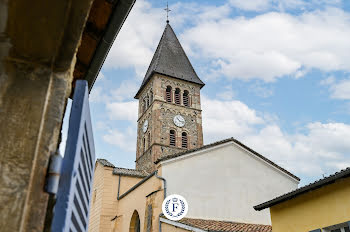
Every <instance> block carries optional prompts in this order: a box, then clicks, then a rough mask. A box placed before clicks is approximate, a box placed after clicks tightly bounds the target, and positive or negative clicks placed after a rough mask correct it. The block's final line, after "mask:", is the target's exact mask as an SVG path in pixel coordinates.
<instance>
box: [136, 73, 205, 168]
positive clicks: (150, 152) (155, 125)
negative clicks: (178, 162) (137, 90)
mask: <svg viewBox="0 0 350 232" xmlns="http://www.w3.org/2000/svg"><path fill="white" fill-rule="evenodd" d="M167 86H171V87H172V94H173V96H174V91H175V89H176V88H179V89H180V90H181V99H182V93H183V92H184V91H185V90H187V91H188V92H189V99H190V106H189V107H187V106H184V105H183V102H182V100H181V104H180V105H177V104H175V103H168V102H166V101H165V94H166V88H167ZM151 94H152V97H151ZM147 98H148V99H152V102H150V103H149V106H148V108H147V107H146V108H147V109H146V110H145V111H144V106H143V105H144V104H147V103H145V102H147V100H146V101H145V99H147ZM175 115H182V116H183V118H184V119H185V121H186V123H185V126H183V127H181V128H180V127H177V126H176V125H175V124H174V122H173V118H174V116H175ZM146 120H148V129H147V131H146V133H144V132H143V130H142V127H143V124H144V122H145V121H146ZM171 129H173V130H175V132H176V146H170V145H169V144H170V141H169V140H170V137H169V132H170V130H171ZM182 132H186V133H187V137H188V147H187V149H193V148H198V147H201V146H203V132H202V113H201V105H200V86H199V85H197V84H193V83H190V82H186V81H182V80H178V79H175V78H171V77H167V76H164V75H159V74H156V75H154V76H153V77H152V78H151V80H150V81H149V82H148V83H147V86H146V87H145V88H144V90H143V91H142V92H141V94H140V97H139V119H138V132H137V135H138V136H137V149H136V150H137V151H136V168H137V169H144V170H147V171H153V169H154V161H156V160H157V159H158V158H160V157H163V156H167V155H170V154H174V153H178V152H182V151H185V150H187V149H185V148H181V135H182ZM144 138H145V140H144ZM144 142H145V146H144Z"/></svg>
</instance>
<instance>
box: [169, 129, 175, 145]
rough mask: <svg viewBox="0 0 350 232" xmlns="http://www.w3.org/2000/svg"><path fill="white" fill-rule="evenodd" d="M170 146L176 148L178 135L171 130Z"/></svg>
mask: <svg viewBox="0 0 350 232" xmlns="http://www.w3.org/2000/svg"><path fill="white" fill-rule="evenodd" d="M169 145H170V146H176V135H175V131H174V130H170V144H169Z"/></svg>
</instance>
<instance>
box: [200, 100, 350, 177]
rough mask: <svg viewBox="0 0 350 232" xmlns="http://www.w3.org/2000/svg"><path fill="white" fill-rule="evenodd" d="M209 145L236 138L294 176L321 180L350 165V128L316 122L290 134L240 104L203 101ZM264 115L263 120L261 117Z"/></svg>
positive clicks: (206, 135)
mask: <svg viewBox="0 0 350 232" xmlns="http://www.w3.org/2000/svg"><path fill="white" fill-rule="evenodd" d="M202 103H203V104H202V108H203V131H204V139H205V142H206V143H210V142H214V141H217V140H219V139H223V138H228V137H235V138H237V139H239V140H240V141H242V142H243V143H245V144H246V145H248V146H250V147H251V148H252V149H254V150H256V151H257V152H260V153H261V154H262V155H264V156H266V157H268V158H270V159H271V160H272V161H274V162H276V163H278V164H279V165H281V166H282V167H284V168H286V169H288V170H290V171H292V172H293V173H295V174H298V175H303V176H306V177H307V176H308V177H312V178H315V177H321V176H322V174H325V173H332V172H334V171H337V170H339V168H344V167H346V166H349V164H350V155H348V151H349V150H350V143H349V141H348V140H349V139H348V138H350V125H348V124H344V123H321V122H314V123H309V124H307V125H304V126H302V128H300V129H301V130H300V131H301V132H297V133H287V132H284V131H283V130H282V129H281V128H280V126H279V125H278V119H276V118H274V117H272V118H271V117H269V116H266V117H265V116H264V115H263V114H262V113H259V112H256V111H255V110H253V109H251V108H249V107H248V106H247V105H245V104H244V103H242V102H240V101H219V100H212V99H208V98H205V97H204V98H203V101H202ZM260 115H263V116H260Z"/></svg>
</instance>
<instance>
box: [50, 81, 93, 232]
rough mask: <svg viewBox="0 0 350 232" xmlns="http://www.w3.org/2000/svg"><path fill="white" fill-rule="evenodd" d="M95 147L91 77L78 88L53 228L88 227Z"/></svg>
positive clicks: (65, 230) (61, 230)
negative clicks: (90, 87)
mask: <svg viewBox="0 0 350 232" xmlns="http://www.w3.org/2000/svg"><path fill="white" fill-rule="evenodd" d="M94 162H95V147H94V140H93V135H92V127H91V118H90V109H89V99H88V85H87V81H82V80H78V81H76V86H75V90H74V96H73V103H72V109H71V113H70V118H69V128H68V137H67V144H66V150H65V153H64V157H63V162H62V168H61V177H60V182H59V187H58V192H57V201H56V205H55V208H54V218H53V221H52V227H51V229H52V232H70V231H74V232H75V231H82V232H84V231H87V227H88V218H89V209H90V207H89V205H90V204H89V203H90V195H91V188H92V177H93V171H94Z"/></svg>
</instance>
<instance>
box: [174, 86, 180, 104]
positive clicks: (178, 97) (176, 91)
mask: <svg viewBox="0 0 350 232" xmlns="http://www.w3.org/2000/svg"><path fill="white" fill-rule="evenodd" d="M175 104H177V105H180V104H181V94H180V89H179V88H176V89H175Z"/></svg>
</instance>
